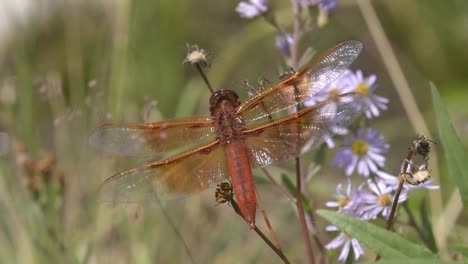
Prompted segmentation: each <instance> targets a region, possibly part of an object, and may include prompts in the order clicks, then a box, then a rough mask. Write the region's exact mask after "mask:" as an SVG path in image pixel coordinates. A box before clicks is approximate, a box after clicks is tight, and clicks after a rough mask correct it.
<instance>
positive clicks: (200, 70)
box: [195, 62, 214, 93]
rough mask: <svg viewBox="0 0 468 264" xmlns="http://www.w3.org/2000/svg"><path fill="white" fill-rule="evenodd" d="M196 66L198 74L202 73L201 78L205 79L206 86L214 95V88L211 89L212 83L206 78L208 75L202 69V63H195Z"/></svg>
mask: <svg viewBox="0 0 468 264" xmlns="http://www.w3.org/2000/svg"><path fill="white" fill-rule="evenodd" d="M195 66H196V68H197V70H198V72H199V73H200V75H201V77H202V78H203V81H204V82H205V84H206V86H207V87H208V89H209V90H210V92H211V93H214V90H213V87H211V83H210V81H209V80H208V77H206V74H205V72H204V71H203V69H202V67H201V66H200V63H198V62H197V63H195Z"/></svg>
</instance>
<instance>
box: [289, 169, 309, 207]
mask: <svg viewBox="0 0 468 264" xmlns="http://www.w3.org/2000/svg"><path fill="white" fill-rule="evenodd" d="M281 182H282V183H283V185H284V186H285V187H286V189H288V191H289V192H290V193H291V194H292V195H293V196H294V197H296V195H297V189H296V186H295V185H294V184H293V183H292V182H291V180H290V179H289V177H288V176H286V175H285V174H281ZM301 195H302V206H303V207H304V211H306V212H310V211H312V206H311V205H310V202H309V200H308V199H307V198H306V197H305V196H304V194H301Z"/></svg>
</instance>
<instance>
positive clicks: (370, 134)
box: [334, 128, 389, 177]
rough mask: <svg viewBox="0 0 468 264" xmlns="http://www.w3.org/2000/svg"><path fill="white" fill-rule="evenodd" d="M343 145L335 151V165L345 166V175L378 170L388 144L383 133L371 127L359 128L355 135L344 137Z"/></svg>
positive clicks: (383, 161)
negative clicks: (355, 171)
mask: <svg viewBox="0 0 468 264" xmlns="http://www.w3.org/2000/svg"><path fill="white" fill-rule="evenodd" d="M343 143H344V147H343V148H341V149H338V150H337V151H336V157H335V161H334V163H335V165H337V166H338V167H346V168H345V172H346V175H348V176H349V175H351V174H352V173H353V172H354V170H355V169H356V168H357V172H358V173H359V174H361V175H364V176H366V177H367V176H369V175H370V173H371V172H374V173H376V172H378V171H379V167H383V166H384V164H385V156H384V154H385V152H386V151H387V150H388V148H389V145H388V144H387V143H386V142H385V140H384V138H383V135H381V134H379V132H378V131H377V130H375V129H372V128H367V129H359V130H358V131H357V133H356V134H355V135H351V136H349V137H346V138H345V139H344V142H343Z"/></svg>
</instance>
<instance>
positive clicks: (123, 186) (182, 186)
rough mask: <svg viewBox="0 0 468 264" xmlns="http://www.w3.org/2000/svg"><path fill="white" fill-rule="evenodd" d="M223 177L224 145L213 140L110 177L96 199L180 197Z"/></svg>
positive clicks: (224, 175)
mask: <svg viewBox="0 0 468 264" xmlns="http://www.w3.org/2000/svg"><path fill="white" fill-rule="evenodd" d="M227 177H228V170H227V165H226V158H225V154H224V148H223V147H221V146H220V145H219V143H218V142H217V141H216V142H213V143H210V144H208V145H205V146H203V147H200V148H198V149H195V150H192V151H187V152H184V153H182V154H180V155H177V156H174V157H171V158H169V159H165V160H161V161H157V162H151V163H147V164H145V165H143V166H140V167H138V168H135V169H131V170H128V171H125V172H122V173H119V174H116V175H114V176H112V177H110V178H109V179H107V180H106V181H105V182H104V183H103V185H102V186H101V188H100V190H99V198H98V200H100V201H102V202H143V201H151V200H156V199H161V200H170V199H177V198H183V197H186V196H188V195H190V194H193V193H196V192H199V191H202V190H204V189H206V188H208V187H210V186H213V185H215V184H216V183H219V182H222V181H224V180H226V179H227Z"/></svg>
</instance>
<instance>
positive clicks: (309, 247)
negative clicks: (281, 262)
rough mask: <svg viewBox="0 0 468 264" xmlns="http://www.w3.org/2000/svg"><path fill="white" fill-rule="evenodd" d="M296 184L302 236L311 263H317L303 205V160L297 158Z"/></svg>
mask: <svg viewBox="0 0 468 264" xmlns="http://www.w3.org/2000/svg"><path fill="white" fill-rule="evenodd" d="M296 182H297V187H296V188H297V189H296V190H297V194H296V207H297V212H298V214H299V221H300V222H301V228H302V234H303V236H304V241H305V244H306V251H307V256H308V258H309V263H315V258H314V253H313V251H312V243H311V242H310V237H309V229H308V228H307V223H306V220H305V214H304V207H303V205H302V191H301V186H302V175H301V160H300V159H299V158H296Z"/></svg>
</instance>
